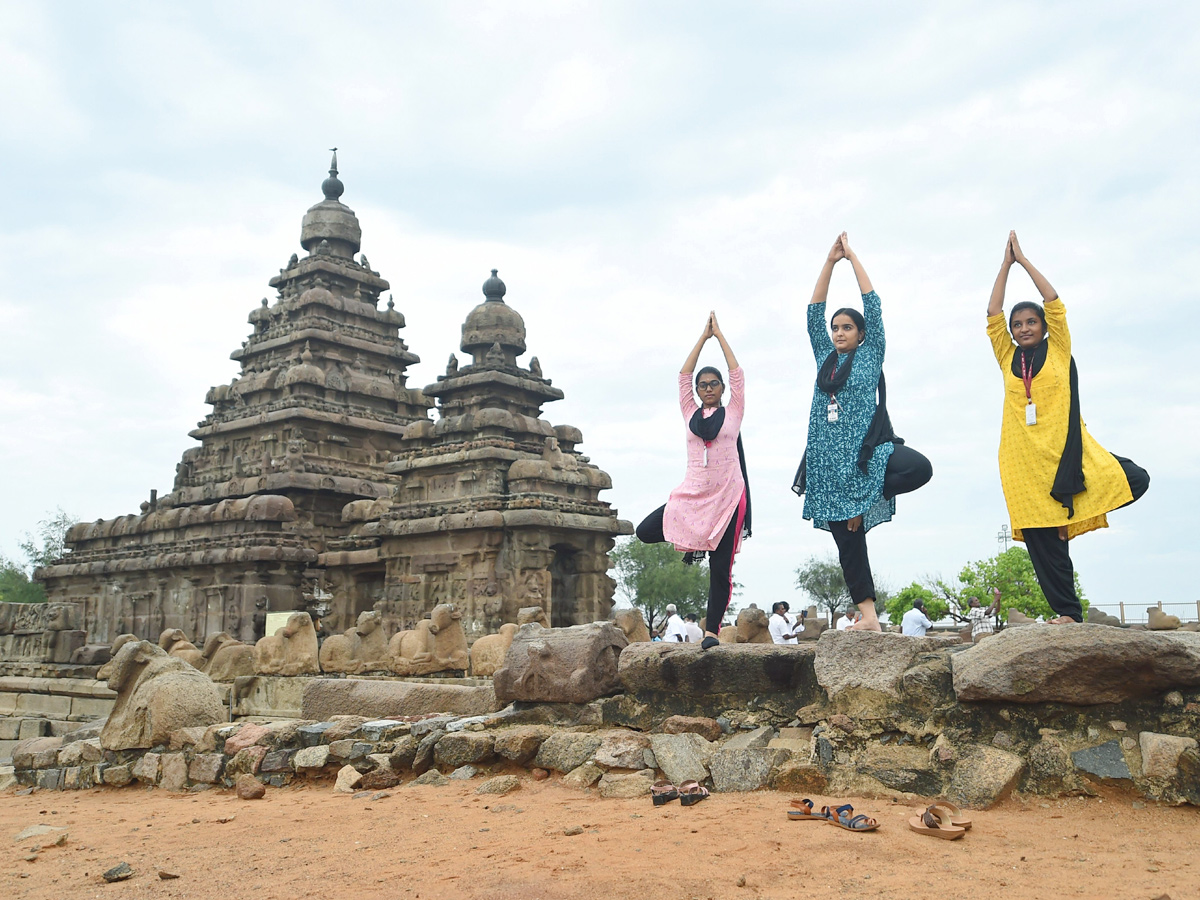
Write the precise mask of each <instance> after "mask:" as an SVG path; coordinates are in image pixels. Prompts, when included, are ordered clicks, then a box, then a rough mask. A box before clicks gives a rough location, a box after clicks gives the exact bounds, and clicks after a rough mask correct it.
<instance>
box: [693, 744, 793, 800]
mask: <svg viewBox="0 0 1200 900" xmlns="http://www.w3.org/2000/svg"><path fill="white" fill-rule="evenodd" d="M789 756H790V754H789V753H788V752H787V751H786V750H768V749H766V748H765V747H764V748H762V749H755V750H728V749H726V748H724V747H721V748H719V749H717V750H714V751H713V754H712V756H711V757H710V758H709V760H708V770H709V772H710V773H712V782H713V790H715V791H718V792H721V793H728V792H732V791H757V790H758V789H759V788H763V787H766V786H767V782H768V781H770V778H771V770H772V769H773V768H774V767H775V765H776V764H778V763H782V762H783V761H784V760H785V759H787V758H788V757H789Z"/></svg>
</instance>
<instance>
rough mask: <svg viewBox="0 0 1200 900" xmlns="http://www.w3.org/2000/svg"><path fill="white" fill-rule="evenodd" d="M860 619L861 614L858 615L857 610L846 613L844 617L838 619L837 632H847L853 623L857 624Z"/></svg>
mask: <svg viewBox="0 0 1200 900" xmlns="http://www.w3.org/2000/svg"><path fill="white" fill-rule="evenodd" d="M861 618H862V613H860V612H859V611H858V610H853V611H851V612H848V613H846V614H845V615H844V616H842V617H841V618H840V619H838V623H837V630H838V631H849V630H850V629H851V628H853V627H854V623H855V622H857V621H858V620H859V619H861Z"/></svg>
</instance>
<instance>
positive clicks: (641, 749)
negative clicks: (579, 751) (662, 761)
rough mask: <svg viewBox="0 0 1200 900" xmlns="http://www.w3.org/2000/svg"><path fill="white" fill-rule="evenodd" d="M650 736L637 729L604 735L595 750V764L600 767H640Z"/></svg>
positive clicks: (644, 759)
mask: <svg viewBox="0 0 1200 900" xmlns="http://www.w3.org/2000/svg"><path fill="white" fill-rule="evenodd" d="M649 747H650V737H649V736H648V735H645V734H642V733H641V732H638V731H614V732H610V733H608V734H606V735H605V736H604V741H603V743H601V744H600V747H599V748H598V749H597V750H596V765H598V766H599V767H600V768H602V769H642V768H645V765H646V757H645V751H646V750H647V749H648V748H649Z"/></svg>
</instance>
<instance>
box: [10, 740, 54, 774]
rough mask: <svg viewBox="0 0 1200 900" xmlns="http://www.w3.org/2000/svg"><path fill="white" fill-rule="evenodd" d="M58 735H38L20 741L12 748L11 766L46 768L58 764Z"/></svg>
mask: <svg viewBox="0 0 1200 900" xmlns="http://www.w3.org/2000/svg"><path fill="white" fill-rule="evenodd" d="M62 745H63V739H62V738H60V737H38V738H31V739H30V740H25V741H21V742H20V743H18V744H17V746H16V747H14V748H13V754H12V760H13V766H15V767H16V768H18V769H48V768H50V767H51V766H55V765H57V764H58V751H59V750H60V749H61V748H62Z"/></svg>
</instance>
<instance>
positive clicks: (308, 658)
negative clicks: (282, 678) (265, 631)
mask: <svg viewBox="0 0 1200 900" xmlns="http://www.w3.org/2000/svg"><path fill="white" fill-rule="evenodd" d="M254 671H255V672H256V673H257V674H259V675H318V674H320V672H321V667H320V664H319V663H318V660H317V631H316V629H315V628H314V627H313V621H312V616H310V615H309V614H308V613H306V612H297V613H292V614H291V615H290V616H288V620H287V624H285V625H284V626H283V627H282V628H279V629H276V631H275V633H274V634H269V635H267V636H266V637H263V638H260V639H259V641H258V643H257V644H255V645H254Z"/></svg>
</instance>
